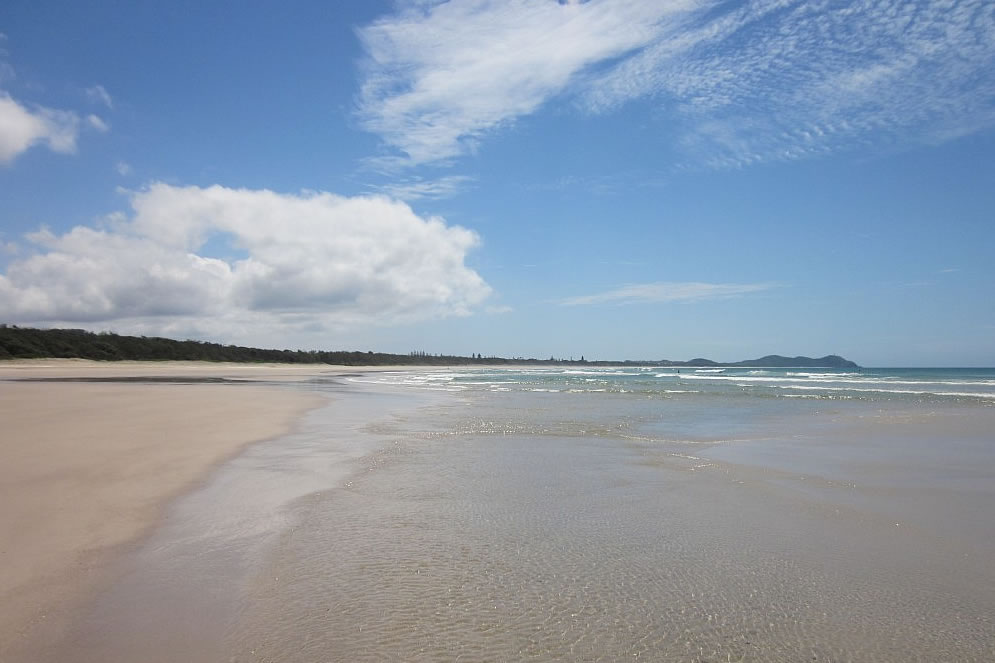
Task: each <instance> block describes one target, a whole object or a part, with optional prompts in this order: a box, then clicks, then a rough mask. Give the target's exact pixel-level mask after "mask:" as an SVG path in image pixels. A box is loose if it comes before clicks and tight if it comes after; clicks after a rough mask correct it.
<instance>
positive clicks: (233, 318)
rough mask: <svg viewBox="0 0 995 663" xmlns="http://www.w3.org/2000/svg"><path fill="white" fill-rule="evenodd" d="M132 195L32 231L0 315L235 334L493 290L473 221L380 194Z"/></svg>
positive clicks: (450, 304) (341, 319)
mask: <svg viewBox="0 0 995 663" xmlns="http://www.w3.org/2000/svg"><path fill="white" fill-rule="evenodd" d="M131 207H132V213H131V214H130V216H121V215H115V217H114V218H112V219H110V220H109V221H108V222H107V223H105V224H104V225H105V226H106V228H102V229H97V228H91V227H76V228H74V229H72V230H71V231H69V232H67V233H65V234H62V235H55V234H52V233H51V232H48V231H44V230H43V231H39V232H37V233H34V234H32V235H29V236H28V237H27V239H28V240H29V241H30V242H31V243H32V244H33V245H34V247H35V249H36V252H35V253H34V255H30V256H28V257H24V258H21V259H19V260H15V261H14V262H12V263H11V264H10V266H9V267H8V269H7V272H6V274H5V275H0V310H2V311H4V313H5V316H6V317H7V320H6V321H9V322H24V323H48V324H59V323H74V324H75V323H88V324H90V325H91V326H92V325H96V324H97V323H110V322H114V323H115V328H117V329H121V330H130V331H132V332H136V333H167V334H170V333H172V334H188V335H197V336H202V337H203V336H214V337H219V336H221V337H228V338H234V337H240V338H241V337H246V335H249V336H251V335H253V334H254V333H257V332H260V330H264V331H265V330H270V331H272V330H274V329H277V328H283V329H286V330H289V331H290V332H292V330H294V329H298V330H299V329H306V330H310V331H311V332H315V331H322V330H335V329H344V328H348V327H355V326H362V325H367V324H395V323H403V322H407V321H414V320H420V319H426V318H434V317H443V316H451V315H465V314H469V313H470V312H472V311H474V310H476V309H477V308H478V307H479V306H480V305H481V304H482V302H484V300H485V299H486V298H487V297H488V295H489V293H490V287H489V286H488V285H487V284H486V283H485V282H484V281H483V279H482V278H481V277H480V276H479V275H478V274H477V273H476V272H475V271H473V270H472V269H470V268H468V267H467V266H466V265H465V263H464V260H465V258H466V255H467V253H468V252H469V251H470V250H472V249H473V248H474V247H476V246H477V245H478V243H479V238H478V237H477V235H476V234H475V233H473V232H472V231H469V230H466V229H463V228H460V227H458V226H447V225H446V224H445V222H444V221H443V220H442V219H440V218H437V217H429V218H423V217H419V216H418V215H416V214H415V213H414V212H413V211H412V210H411V208H410V207H408V206H407V205H405V204H404V203H401V202H397V201H394V200H391V199H388V198H385V197H379V196H372V197H356V198H344V197H340V196H336V195H333V194H329V193H308V194H301V195H288V194H279V193H274V192H271V191H265V190H245V189H229V188H225V187H221V186H212V187H209V188H199V187H174V186H169V185H166V184H154V185H152V186H151V187H149V188H148V189H146V190H143V191H140V192H137V193H133V194H132V195H131ZM209 242H210V243H211V244H214V245H216V244H217V243H225V242H227V243H229V244H230V245H231V246H232V248H233V251H234V252H236V253H238V254H239V255H242V256H244V257H241V258H229V259H221V258H217V257H212V255H210V253H209V251H208V250H207V247H206V246H205V245H207V244H208V243H209ZM260 333H261V332H260Z"/></svg>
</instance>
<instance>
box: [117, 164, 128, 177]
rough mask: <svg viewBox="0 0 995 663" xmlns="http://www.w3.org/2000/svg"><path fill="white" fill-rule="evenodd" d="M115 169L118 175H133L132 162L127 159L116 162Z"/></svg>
mask: <svg viewBox="0 0 995 663" xmlns="http://www.w3.org/2000/svg"><path fill="white" fill-rule="evenodd" d="M114 170H116V171H117V174H118V175H121V176H122V177H126V176H128V175H131V164H129V163H128V162H127V161H118V162H117V163H116V164H114Z"/></svg>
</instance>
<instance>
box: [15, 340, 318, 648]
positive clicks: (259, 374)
mask: <svg viewBox="0 0 995 663" xmlns="http://www.w3.org/2000/svg"><path fill="white" fill-rule="evenodd" d="M327 370H328V367H325V366H320V367H315V366H309V367H299V366H276V365H268V366H259V365H253V366H240V365H223V364H214V365H212V364H196V363H179V362H157V363H149V364H143V363H120V364H100V363H96V362H86V361H66V360H61V361H58V360H57V361H14V362H4V363H2V364H0V431H2V435H0V457H2V458H3V462H2V463H0V560H2V563H0V660H3V661H14V660H18V659H19V657H20V656H22V655H24V652H27V651H30V650H31V648H32V642H34V641H36V640H38V639H39V638H44V639H51V638H55V637H58V634H59V633H60V632H61V631H62V630H63V628H64V627H65V625H66V624H67V623H68V621H70V620H69V618H70V617H71V616H72V613H73V610H74V607H75V606H76V605H77V603H78V601H80V600H81V599H82V598H83V597H85V596H86V595H87V593H88V592H89V591H91V590H92V589H93V588H94V587H96V586H97V585H99V584H100V582H101V578H102V574H103V573H104V571H105V569H106V567H107V564H108V563H109V562H110V561H111V560H112V559H113V558H114V557H115V555H114V553H115V552H116V551H119V550H120V549H122V548H123V547H126V546H127V544H129V542H133V541H135V540H136V539H138V538H139V537H141V536H142V535H143V534H144V533H146V532H148V531H150V529H151V528H152V527H153V526H154V525H156V524H157V523H158V522H159V520H160V516H161V515H162V512H163V508H164V505H166V504H167V503H168V502H169V501H170V500H171V499H172V498H174V497H175V496H177V495H179V494H180V493H182V492H184V491H185V490H187V489H189V487H191V486H192V485H195V484H196V483H197V482H198V481H201V480H203V479H204V478H205V477H206V476H207V475H208V473H209V472H210V471H211V470H212V468H214V467H216V466H217V465H218V464H219V463H221V462H222V461H224V460H225V459H228V458H231V457H232V456H233V455H234V454H236V453H238V452H239V451H240V450H241V449H242V448H244V447H245V446H246V445H248V444H250V443H253V442H257V441H259V440H264V439H267V438H271V437H274V436H277V435H280V434H283V433H285V432H287V431H288V430H290V429H291V428H292V427H293V425H294V422H295V421H296V420H297V419H298V418H299V417H300V416H301V415H302V414H303V413H304V412H306V411H307V410H309V409H312V408H314V407H316V406H317V405H320V404H321V403H323V402H325V399H324V398H322V397H321V396H320V395H318V394H315V393H308V392H304V391H294V390H290V389H278V388H274V387H273V386H270V387H265V386H262V385H258V386H257V385H251V384H249V385H246V384H240V385H231V384H224V383H223V382H220V381H222V380H240V381H244V380H251V381H260V382H268V381H289V380H300V379H305V378H306V377H309V376H313V375H315V374H317V373H319V372H320V371H327ZM149 377H152V378H156V377H158V378H164V377H168V378H170V380H167V381H164V382H160V383H146V382H142V381H141V379H143V378H149ZM89 378H101V379H107V378H112V379H120V378H129V379H130V378H136V379H139V381H136V382H133V383H120V382H111V381H108V382H91V381H79V382H76V381H73V382H62V381H48V380H49V379H70V380H88V379H89ZM173 378H176V379H177V380H178V381H180V382H183V381H187V383H186V384H173V383H170V381H171V380H172V379H173ZM204 378H209V379H212V380H218V381H219V382H218V383H215V384H211V383H198V381H199V380H202V379H204ZM24 379H31V380H37V379H41V380H42V381H21V380H24Z"/></svg>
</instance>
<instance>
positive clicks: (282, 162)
mask: <svg viewBox="0 0 995 663" xmlns="http://www.w3.org/2000/svg"><path fill="white" fill-rule="evenodd" d="M0 33H2V35H3V36H2V37H0V201H2V205H0V319H2V321H5V322H8V323H14V324H21V325H33V326H71V327H83V328H88V329H93V330H114V331H118V332H121V333H138V334H148V335H151V334H162V335H167V336H171V337H176V338H200V339H207V340H216V341H221V342H226V343H239V344H252V345H262V346H267V347H281V348H282V347H291V348H305V349H309V348H322V349H362V350H366V349H376V350H384V351H393V352H408V351H411V350H423V351H428V352H433V353H434V352H454V353H462V354H467V353H471V352H473V353H476V352H481V353H484V354H485V355H487V354H493V355H502V356H539V357H548V356H550V355H556V356H563V357H570V356H573V357H580V356H581V355H583V356H585V357H587V358H588V359H593V358H601V359H608V358H651V359H652V358H672V359H688V358H691V357H697V356H704V357H710V358H714V359H719V360H723V359H724V360H734V359H742V358H750V357H756V356H760V355H764V354H768V353H773V352H779V353H783V354H790V355H794V354H808V355H822V354H827V353H838V354H842V355H844V356H846V357H848V358H852V359H854V360H855V361H857V362H859V363H861V364H864V365H868V366H873V365H940V366H972V365H973V366H979V365H986V366H992V365H995V342H993V340H992V339H995V297H993V294H995V261H993V260H992V254H993V249H995V7H993V6H992V4H991V3H990V2H986V1H982V0H962V1H957V0H952V1H949V2H931V1H919V2H914V1H913V2H909V1H906V2H887V1H880V0H879V1H874V2H796V1H790V0H764V1H761V0H758V1H755V2H750V1H735V2H730V1H718V2H712V1H706V0H675V1H673V2H645V1H643V0H613V1H607V0H605V1H601V0H590V1H588V2H555V1H554V0H531V1H525V0H505V1H502V2H481V1H460V0H453V1H452V2H446V3H442V2H434V1H427V0H411V1H410V2H396V3H393V2H367V1H363V2H358V1H356V2H336V3H323V2H303V1H302V2H287V3H282V4H281V5H279V6H277V5H276V4H275V3H203V2H175V3H151V2H141V3H119V2H95V3H45V2H27V1H21V0H10V1H8V2H5V3H3V6H2V7H0Z"/></svg>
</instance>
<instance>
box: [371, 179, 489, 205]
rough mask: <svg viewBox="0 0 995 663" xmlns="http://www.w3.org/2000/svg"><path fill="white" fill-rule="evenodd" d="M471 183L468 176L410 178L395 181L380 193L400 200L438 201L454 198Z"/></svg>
mask: <svg viewBox="0 0 995 663" xmlns="http://www.w3.org/2000/svg"><path fill="white" fill-rule="evenodd" d="M472 181H473V178H472V177H470V176H468V175H447V176H445V177H440V178H438V179H434V180H426V179H424V178H421V177H412V178H408V179H403V180H400V181H395V182H393V183H392V184H388V185H387V186H384V187H382V188H381V191H382V192H383V193H385V194H387V195H388V196H391V197H393V198H399V199H401V200H418V199H421V198H430V199H439V198H449V197H452V196H455V195H456V194H457V193H459V192H460V191H462V190H463V189H464V188H466V187H467V185H469V183H470V182H472Z"/></svg>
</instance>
